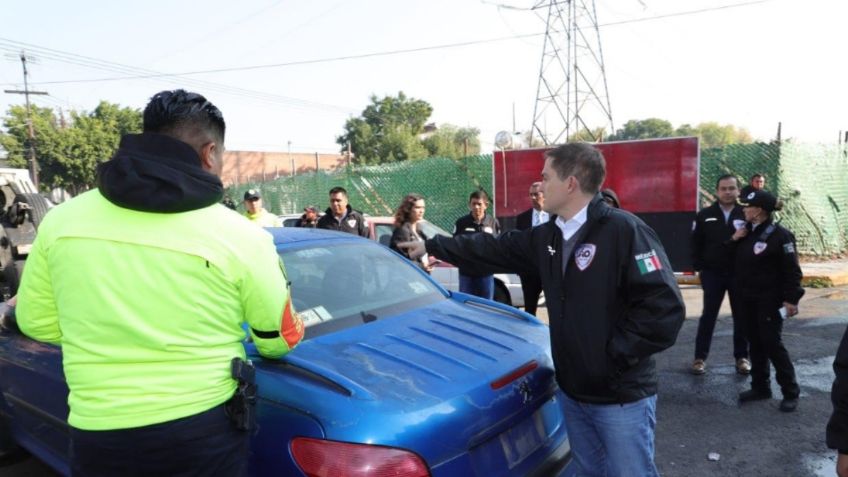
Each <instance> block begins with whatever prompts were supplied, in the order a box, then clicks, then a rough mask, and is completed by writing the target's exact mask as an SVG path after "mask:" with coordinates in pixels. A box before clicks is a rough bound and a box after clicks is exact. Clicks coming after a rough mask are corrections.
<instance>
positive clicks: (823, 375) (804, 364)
mask: <svg viewBox="0 0 848 477" xmlns="http://www.w3.org/2000/svg"><path fill="white" fill-rule="evenodd" d="M833 359H834V356H824V357H822V358H817V359H800V360H797V361H793V364H794V365H795V374H796V376H797V377H798V384H800V385H801V398H804V397H805V396H808V395H809V392H810V391H812V390H815V391H818V392H823V393H830V388H831V386H832V385H833ZM707 366H708V368H707V374H705V375H702V376H693V375H691V374H689V372H688V369H686V370H684V369H680V370H674V371H665V372H661V373H660V375H661V376H662V375H665V379H663V378H661V379H662V387H663V388H664V389H667V388H674V389H676V390H678V391H679V392H684V393H692V394H696V395H699V396H702V397H709V398H710V399H714V400H716V401H718V402H721V403H723V404H726V405H728V406H738V405H739V402H738V399H739V397H738V393H739V392H741V391H744V390H746V389H748V387H749V385H748V377H747V376H740V375H739V374H736V367H735V366H734V365H733V364H727V365H721V364H712V365H710V364H708V365H707ZM771 378H772V379H771V387H772V394H773V395H774V398H773V399H775V400H776V401H779V400H780V399H781V394H780V386H778V384H777V382H776V380H775V379H774V369H772V373H771Z"/></svg>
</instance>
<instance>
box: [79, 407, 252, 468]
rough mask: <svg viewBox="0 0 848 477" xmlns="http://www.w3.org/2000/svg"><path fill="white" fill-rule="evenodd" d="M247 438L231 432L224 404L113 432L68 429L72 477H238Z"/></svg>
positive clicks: (244, 464)
mask: <svg viewBox="0 0 848 477" xmlns="http://www.w3.org/2000/svg"><path fill="white" fill-rule="evenodd" d="M248 445H249V434H248V433H247V432H245V431H239V430H236V428H235V427H234V426H233V424H232V423H231V422H230V419H229V418H228V417H227V415H226V412H225V411H224V405H220V406H216V407H214V408H212V409H210V410H208V411H205V412H202V413H200V414H195V415H193V416H189V417H184V418H182V419H176V420H173V421H168V422H163V423H161V424H154V425H151V426H145V427H136V428H131V429H119V430H114V431H83V430H80V429H74V428H71V474H72V475H73V476H74V477H101V476H102V477H114V476H121V477H135V476H138V477H142V476H145V477H147V476H174V477H175V476H182V477H188V476H192V477H200V476H203V477H207V476H209V477H211V476H220V477H231V476H232V477H240V476H244V475H246V471H247V452H248Z"/></svg>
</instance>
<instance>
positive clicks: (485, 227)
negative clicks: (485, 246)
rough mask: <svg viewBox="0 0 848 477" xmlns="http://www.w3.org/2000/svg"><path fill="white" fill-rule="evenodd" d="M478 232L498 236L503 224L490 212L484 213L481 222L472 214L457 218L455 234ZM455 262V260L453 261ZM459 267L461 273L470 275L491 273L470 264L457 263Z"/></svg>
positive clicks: (476, 275)
mask: <svg viewBox="0 0 848 477" xmlns="http://www.w3.org/2000/svg"><path fill="white" fill-rule="evenodd" d="M477 233H485V234H490V235H494V236H498V235H500V233H501V225H500V224H499V223H498V219H496V218H494V217H492V216H491V215H489V214H484V215H483V219H482V220H481V221H480V223H477V221H475V220H474V217H472V216H471V214H468V215H463V216H462V217H460V218H458V219H456V222H455V223H454V225H453V236H454V237H456V236H457V235H470V234H477ZM451 263H453V262H451ZM456 265H457V267H459V273H460V275H465V276H468V277H485V276H488V275H491V273H486V272H481V271H480V270H477V269H476V268H475V267H471V266H469V265H468V264H462V263H459V264H456Z"/></svg>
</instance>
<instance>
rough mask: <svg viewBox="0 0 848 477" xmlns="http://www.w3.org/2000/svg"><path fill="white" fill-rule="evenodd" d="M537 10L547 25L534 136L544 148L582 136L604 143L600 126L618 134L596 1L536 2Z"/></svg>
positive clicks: (531, 132)
mask: <svg viewBox="0 0 848 477" xmlns="http://www.w3.org/2000/svg"><path fill="white" fill-rule="evenodd" d="M533 10H534V11H535V12H536V14H537V15H539V17H540V18H541V19H545V10H547V19H546V24H547V27H546V29H545V43H544V47H543V50H542V62H541V67H540V69H539V85H538V87H537V89H536V103H535V106H534V108H533V127H532V129H531V130H530V143H531V144H532V143H533V138H534V136H536V137H538V138H540V139H541V140H542V141H543V142H544V143H545V144H546V145H547V144H559V143H563V142H565V141H566V140H567V139H568V137H569V136H571V135H573V134H575V133H577V132H581V131H582V132H583V133H584V134H587V136H586V137H587V138H589V137H591V138H593V139H594V140H595V141H600V140H602V139H603V138H602V137H596V136H600V134H597V132H598V131H597V128H599V127H603V128H605V129H606V128H609V129H607V130H606V133H607V134H612V133H614V132H615V129H614V125H613V121H612V108H611V107H610V98H609V90H608V88H607V77H606V71H605V69H604V56H603V53H602V51H601V37H600V33H599V32H598V17H597V13H596V10H595V0H538V1H537V2H536V4H535V5H534V6H533Z"/></svg>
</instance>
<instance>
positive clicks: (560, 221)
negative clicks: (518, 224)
mask: <svg viewBox="0 0 848 477" xmlns="http://www.w3.org/2000/svg"><path fill="white" fill-rule="evenodd" d="M546 156H547V157H546V160H545V167H544V169H543V170H542V190H543V192H544V194H545V209H546V210H547V211H548V212H549V213H551V214H552V215H553V214H556V215H557V216H558V217H557V218H556V219H555V220H554V219H553V218H552V219H551V221H549V222H548V223H546V224H543V225H540V226H538V227H533V228H532V229H530V230H525V231H522V232H516V231H513V232H510V233H507V234H505V235H502V236H501V237H498V238H495V237H492V236H490V235H488V234H476V235H470V236H461V237H454V238H448V237H435V238H433V239H430V240H427V241H426V242H425V244H426V246H422V245H421V243H420V242H418V243H412V242H408V243H406V244H403V246H404V247H407V248H409V249H410V254H411V255H413V256H415V255H418V254H423V253H424V252H425V251H426V252H428V253H430V254H432V255H435V256H437V257H439V258H442V259H444V260H447V261H450V262H451V263H458V264H462V263H468V264H474V265H475V266H478V267H481V268H486V269H488V270H489V271H491V272H518V273H537V274H539V276H540V278H541V280H542V286H543V288H544V291H545V297H546V302H547V306H548V314H549V316H550V333H551V343H552V346H551V349H552V353H553V358H554V365H555V367H556V377H557V382H558V384H559V386H560V388H562V390H563V391H564V392H565V399H564V403H563V404H564V409H565V422H566V426H567V427H568V433H569V436H571V445H572V451H573V454H574V458H575V461H576V463H577V465H578V466H579V467H580V468H579V469H578V473H581V474H588V475H609V476H623V475H639V476H656V475H658V473H657V469H656V465H655V464H654V427H655V425H656V414H655V411H656V393H657V375H656V369H655V364H654V360H653V358H652V355H653V354H654V353H657V352H660V351H662V350H664V349H666V348H668V347H669V346H671V345H672V344H674V341H675V340H676V339H677V333H678V332H679V331H680V327H681V325H682V324H683V319H684V316H685V309H684V305H683V299H682V297H681V295H680V290H679V289H678V288H677V282H676V280H675V278H674V274H673V273H672V270H671V265H670V264H669V261H668V258H667V256H666V254H665V251H664V249H663V247H662V245H661V244H660V241H659V239H658V238H657V235H656V233H654V231H653V230H651V229H650V228H649V227H648V226H647V225H645V223H644V222H642V220H640V219H639V218H637V217H636V216H634V215H633V214H630V213H629V212H626V211H624V210H621V209H614V208H611V207H609V206H608V205H607V204H606V203H605V202H604V201H603V200H602V198H601V195H600V194H599V193H598V191H599V189H600V186H601V184H602V183H603V181H604V177H605V175H606V165H605V162H604V158H603V156H602V155H601V153H600V152H599V151H598V150H597V149H595V148H593V147H592V146H591V145H589V144H585V143H571V144H565V145H563V146H559V147H557V148H555V149H552V150H550V151H548V152H547V153H546Z"/></svg>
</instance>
